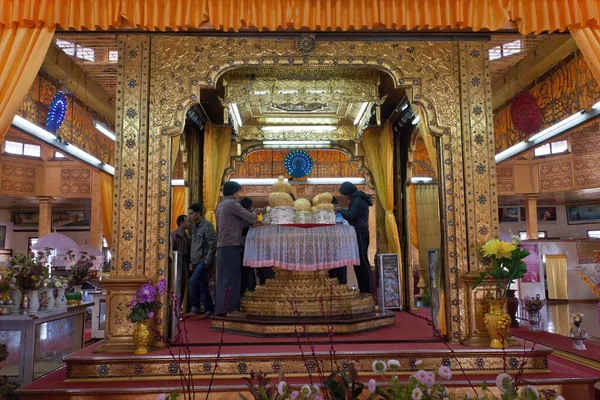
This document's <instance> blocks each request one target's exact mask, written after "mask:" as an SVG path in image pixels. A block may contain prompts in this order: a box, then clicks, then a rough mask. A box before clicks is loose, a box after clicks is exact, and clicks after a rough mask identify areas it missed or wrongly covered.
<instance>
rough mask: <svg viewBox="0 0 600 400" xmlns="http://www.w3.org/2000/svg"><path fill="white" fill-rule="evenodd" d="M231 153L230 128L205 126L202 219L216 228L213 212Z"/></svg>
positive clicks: (217, 202)
mask: <svg viewBox="0 0 600 400" xmlns="http://www.w3.org/2000/svg"><path fill="white" fill-rule="evenodd" d="M230 151H231V128H230V127H221V128H216V127H214V126H212V125H211V124H206V127H205V128H204V179H203V192H202V193H203V197H204V199H203V200H204V206H205V207H206V214H205V216H204V218H206V219H207V220H209V221H210V222H212V223H213V225H214V226H215V229H216V228H217V219H216V217H215V210H216V209H217V205H218V204H219V195H220V193H221V181H222V180H223V172H225V168H227V166H228V165H229V162H230V160H229V156H230Z"/></svg>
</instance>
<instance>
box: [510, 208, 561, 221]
mask: <svg viewBox="0 0 600 400" xmlns="http://www.w3.org/2000/svg"><path fill="white" fill-rule="evenodd" d="M519 214H520V220H521V222H526V221H527V214H526V212H525V207H521V208H520V212H519ZM537 220H538V222H556V207H537Z"/></svg>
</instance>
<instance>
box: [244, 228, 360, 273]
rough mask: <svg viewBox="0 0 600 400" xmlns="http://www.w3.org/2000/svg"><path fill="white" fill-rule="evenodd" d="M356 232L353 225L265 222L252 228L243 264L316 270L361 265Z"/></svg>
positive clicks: (255, 266) (247, 239)
mask: <svg viewBox="0 0 600 400" xmlns="http://www.w3.org/2000/svg"><path fill="white" fill-rule="evenodd" d="M359 264H360V258H359V253H358V245H357V242H356V232H355V231H354V227H352V226H350V225H331V226H316V227H311V228H300V227H295V226H281V225H265V226H257V227H254V228H250V230H249V231H248V235H247V236H246V245H245V249H244V265H246V266H249V267H252V268H261V267H279V268H283V269H287V270H294V271H317V270H321V269H331V268H337V267H343V266H346V265H359Z"/></svg>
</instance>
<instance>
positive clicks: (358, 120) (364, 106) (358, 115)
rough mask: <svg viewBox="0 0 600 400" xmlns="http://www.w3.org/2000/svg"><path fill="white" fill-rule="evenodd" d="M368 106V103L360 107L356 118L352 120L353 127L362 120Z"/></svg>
mask: <svg viewBox="0 0 600 400" xmlns="http://www.w3.org/2000/svg"><path fill="white" fill-rule="evenodd" d="M368 105H369V103H362V106H360V110H359V111H358V114H357V115H356V118H354V125H358V123H359V122H360V120H361V119H362V117H363V115H364V113H365V110H366V109H367V106H368Z"/></svg>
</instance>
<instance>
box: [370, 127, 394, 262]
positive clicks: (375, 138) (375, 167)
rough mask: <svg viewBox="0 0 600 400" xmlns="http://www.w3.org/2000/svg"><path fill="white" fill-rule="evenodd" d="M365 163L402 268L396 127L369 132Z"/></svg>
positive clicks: (392, 247)
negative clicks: (396, 193) (396, 212)
mask: <svg viewBox="0 0 600 400" xmlns="http://www.w3.org/2000/svg"><path fill="white" fill-rule="evenodd" d="M362 144H363V147H364V149H365V160H366V163H367V166H368V167H369V170H370V171H371V173H372V174H373V179H374V180H375V191H376V193H377V200H378V202H379V204H381V208H383V210H384V212H385V233H386V238H387V244H388V251H389V252H390V253H398V262H399V264H400V268H402V261H401V260H402V254H401V251H400V237H399V235H398V225H397V224H396V216H395V215H394V174H393V171H392V166H393V165H394V137H393V133H392V126H391V124H390V123H389V121H388V122H386V124H385V125H384V126H383V128H382V129H377V128H368V129H366V130H365V132H364V134H363V140H362Z"/></svg>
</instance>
